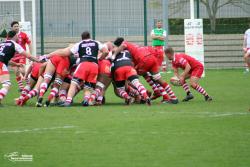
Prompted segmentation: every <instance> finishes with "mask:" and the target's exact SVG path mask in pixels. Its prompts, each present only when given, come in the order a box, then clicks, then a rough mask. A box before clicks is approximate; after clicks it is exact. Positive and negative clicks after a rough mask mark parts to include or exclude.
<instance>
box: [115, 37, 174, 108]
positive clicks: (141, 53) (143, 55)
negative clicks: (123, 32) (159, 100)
mask: <svg viewBox="0 0 250 167" xmlns="http://www.w3.org/2000/svg"><path fill="white" fill-rule="evenodd" d="M114 45H116V46H118V49H117V50H116V51H115V53H114V54H113V55H114V56H115V55H116V54H118V53H119V52H120V51H122V50H124V49H127V50H128V51H129V52H130V54H131V56H132V58H133V62H134V64H135V69H136V70H137V72H138V74H139V75H142V76H146V74H147V72H149V73H150V74H151V75H152V77H153V79H154V81H155V82H156V83H158V84H160V86H161V87H162V92H166V93H167V94H168V95H167V94H165V98H164V101H163V102H166V103H172V104H177V103H178V99H177V97H176V96H175V94H174V92H173V91H172V89H171V87H170V85H169V84H168V83H167V82H165V81H164V80H163V79H162V78H161V75H160V73H159V66H158V62H157V60H156V56H155V54H158V52H156V51H155V49H153V48H152V47H140V46H138V45H136V44H133V43H131V42H127V41H124V39H123V38H121V37H118V38H117V39H116V40H115V41H114ZM168 96H170V99H169V97H168Z"/></svg>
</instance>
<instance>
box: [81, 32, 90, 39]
mask: <svg viewBox="0 0 250 167" xmlns="http://www.w3.org/2000/svg"><path fill="white" fill-rule="evenodd" d="M89 38H90V33H89V32H88V31H84V32H83V33H82V40H84V39H89Z"/></svg>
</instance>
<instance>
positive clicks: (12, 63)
mask: <svg viewBox="0 0 250 167" xmlns="http://www.w3.org/2000/svg"><path fill="white" fill-rule="evenodd" d="M8 64H9V65H11V66H16V67H21V66H22V64H20V63H16V62H14V61H9V63H8Z"/></svg>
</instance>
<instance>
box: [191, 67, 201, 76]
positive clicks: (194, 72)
mask: <svg viewBox="0 0 250 167" xmlns="http://www.w3.org/2000/svg"><path fill="white" fill-rule="evenodd" d="M203 71H204V67H203V66H198V67H196V68H194V69H193V70H191V71H190V72H189V74H190V75H191V77H198V78H201V76H202V74H203Z"/></svg>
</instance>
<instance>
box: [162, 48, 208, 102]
mask: <svg viewBox="0 0 250 167" xmlns="http://www.w3.org/2000/svg"><path fill="white" fill-rule="evenodd" d="M165 54H166V55H167V57H168V59H169V60H171V61H172V68H173V70H174V74H175V75H176V76H177V77H178V78H179V79H180V82H181V84H182V87H183V89H184V90H185V91H186V93H187V96H186V98H185V99H183V101H189V100H191V99H193V98H194V97H193V95H192V94H191V92H190V89H189V86H188V84H187V83H186V79H188V78H190V85H191V87H192V88H193V89H195V90H196V91H198V92H199V93H201V94H202V95H203V96H204V97H205V100H206V101H212V97H211V96H209V95H208V94H207V92H206V91H205V89H203V88H202V87H201V86H200V85H199V84H198V82H199V80H200V78H201V76H202V73H203V71H204V66H203V65H202V64H201V63H200V62H199V61H198V60H196V59H194V58H193V57H191V56H188V55H186V54H184V53H174V50H173V48H171V47H168V48H167V49H165ZM178 68H181V69H183V72H182V73H181V74H179V73H178Z"/></svg>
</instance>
